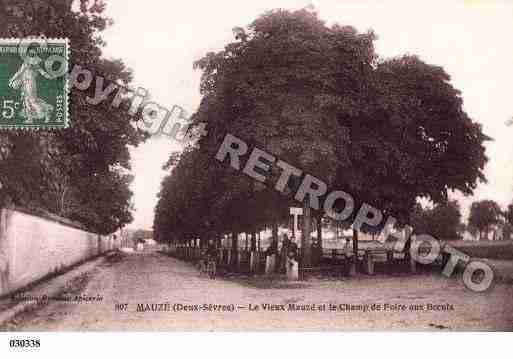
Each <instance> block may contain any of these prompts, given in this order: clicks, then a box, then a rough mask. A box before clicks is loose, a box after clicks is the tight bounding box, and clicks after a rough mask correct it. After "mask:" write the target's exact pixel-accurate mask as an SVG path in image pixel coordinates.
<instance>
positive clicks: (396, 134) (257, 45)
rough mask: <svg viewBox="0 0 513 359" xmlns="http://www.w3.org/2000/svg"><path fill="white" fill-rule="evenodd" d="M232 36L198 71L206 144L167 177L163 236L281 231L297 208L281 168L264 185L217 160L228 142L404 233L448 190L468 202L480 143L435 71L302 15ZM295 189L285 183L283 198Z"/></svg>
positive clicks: (369, 38)
mask: <svg viewBox="0 0 513 359" xmlns="http://www.w3.org/2000/svg"><path fill="white" fill-rule="evenodd" d="M234 37H235V41H234V42H231V43H229V44H227V45H226V46H225V48H224V50H223V51H220V52H217V53H212V52H211V53H208V54H206V55H205V56H204V57H203V58H201V59H200V60H198V61H197V62H196V63H195V65H194V66H195V68H197V69H199V70H201V71H202V81H201V93H202V95H203V98H202V101H201V104H200V107H199V109H198V111H197V112H196V113H195V114H194V115H193V117H192V118H193V121H195V122H196V123H199V122H206V123H207V124H208V126H207V129H208V135H207V136H205V137H203V138H202V139H201V140H200V141H199V145H200V146H199V148H198V147H190V148H187V149H186V151H185V152H184V153H183V154H182V156H181V158H180V160H179V161H178V163H177V164H176V166H172V167H168V170H169V171H170V174H169V175H168V176H167V177H166V178H165V179H164V181H163V182H162V189H161V192H160V194H159V202H158V204H157V207H156V216H155V223H154V230H155V232H156V233H157V235H158V236H159V237H161V238H167V239H170V238H174V239H178V240H181V239H187V238H193V237H196V236H203V235H205V233H207V232H208V230H209V229H214V230H215V231H216V232H219V233H227V232H237V231H242V230H243V231H246V232H249V233H251V232H252V231H254V229H255V228H261V227H263V226H265V225H268V224H269V223H276V222H280V221H282V222H283V221H287V217H288V213H287V210H286V208H287V207H288V206H289V205H291V204H292V203H294V202H293V200H292V199H291V197H290V196H282V195H278V194H277V193H276V192H275V191H274V188H273V186H274V183H275V182H276V180H277V178H278V176H279V174H280V173H281V170H279V169H277V168H275V167H272V168H271V170H270V175H269V176H268V180H267V181H266V183H265V185H262V184H261V183H258V182H253V181H251V180H250V179H249V178H247V177H245V176H244V175H242V174H238V173H235V171H234V170H233V169H232V168H230V167H228V166H226V165H224V164H220V163H218V162H217V161H216V160H214V157H215V154H216V152H217V150H218V148H219V146H220V144H221V142H222V140H223V138H224V136H225V135H226V134H227V133H230V134H233V135H235V136H237V137H239V138H241V139H243V140H244V141H245V142H246V143H247V144H248V146H249V148H253V147H254V146H256V147H258V148H261V149H263V150H265V151H266V152H269V153H272V154H273V155H275V156H276V157H278V158H280V159H282V160H284V161H286V162H288V163H289V164H291V165H294V166H295V167H297V168H300V169H301V170H303V173H308V174H311V175H314V176H316V177H318V178H320V179H322V180H323V181H324V182H325V183H327V184H328V185H329V186H330V188H331V189H341V190H344V191H346V192H348V193H350V194H351V195H353V197H354V198H355V200H356V201H357V203H356V208H358V204H361V203H363V202H367V203H369V204H372V205H374V206H375V207H376V208H379V209H381V210H383V211H384V212H385V214H392V215H394V216H395V217H396V218H398V219H400V221H401V222H403V223H404V222H407V221H408V220H409V219H410V214H411V211H412V210H413V208H414V206H415V203H416V201H417V198H418V197H420V196H425V197H427V198H430V199H432V200H433V201H434V202H435V203H443V202H446V200H447V193H448V191H449V190H460V191H462V192H463V193H465V194H472V192H473V190H474V189H475V186H476V183H477V182H478V181H484V180H485V178H484V175H483V168H484V165H485V163H486V161H487V158H486V156H485V153H484V147H483V142H484V141H485V140H486V139H487V137H486V136H485V135H483V133H482V131H481V126H480V125H479V124H477V123H475V122H474V121H472V120H471V119H470V118H469V117H468V115H467V114H466V113H465V112H464V111H463V108H462V99H461V97H460V93H459V91H458V90H456V89H454V88H453V87H452V85H451V84H450V82H449V81H450V77H449V75H448V74H447V73H446V72H445V71H444V70H443V69H442V68H441V67H437V66H433V65H429V64H426V63H424V62H422V61H421V60H420V59H418V58H417V57H415V56H402V57H398V58H393V59H380V58H379V56H378V55H377V54H376V53H375V51H374V45H373V42H374V40H375V35H374V33H373V32H372V31H369V32H367V33H358V32H357V31H356V30H355V29H354V28H352V27H350V26H341V25H334V26H331V27H328V26H326V25H325V24H324V23H323V22H322V21H321V20H319V19H318V17H317V15H316V13H315V12H313V11H309V10H306V9H304V10H299V11H293V12H291V11H286V10H273V11H270V12H268V13H266V14H264V15H262V16H261V17H259V18H257V19H256V20H255V21H254V22H253V23H251V24H250V25H249V26H248V27H247V28H246V29H244V28H235V29H234ZM246 158H247V157H246ZM171 162H172V163H176V162H174V161H171ZM299 183H300V179H298V178H293V179H292V180H290V181H289V183H288V187H289V193H294V191H295V190H296V189H297V187H298V185H299ZM295 205H297V203H296V204H295ZM338 205H341V204H338ZM319 214H322V213H316V214H315V215H316V216H317V215H319Z"/></svg>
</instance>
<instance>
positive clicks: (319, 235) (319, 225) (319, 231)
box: [316, 215, 322, 251]
mask: <svg viewBox="0 0 513 359" xmlns="http://www.w3.org/2000/svg"><path fill="white" fill-rule="evenodd" d="M316 219H317V243H319V249H320V250H321V251H322V215H319V216H317V217H316Z"/></svg>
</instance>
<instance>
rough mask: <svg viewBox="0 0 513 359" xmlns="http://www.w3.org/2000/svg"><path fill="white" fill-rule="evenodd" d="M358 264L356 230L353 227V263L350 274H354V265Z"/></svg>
mask: <svg viewBox="0 0 513 359" xmlns="http://www.w3.org/2000/svg"><path fill="white" fill-rule="evenodd" d="M357 264H358V231H357V230H356V229H353V263H352V266H353V268H352V272H353V273H352V274H356V266H357Z"/></svg>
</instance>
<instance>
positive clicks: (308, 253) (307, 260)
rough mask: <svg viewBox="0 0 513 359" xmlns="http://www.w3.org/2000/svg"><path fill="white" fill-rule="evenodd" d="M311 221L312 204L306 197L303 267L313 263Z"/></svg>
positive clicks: (304, 202)
mask: <svg viewBox="0 0 513 359" xmlns="http://www.w3.org/2000/svg"><path fill="white" fill-rule="evenodd" d="M311 223H312V220H311V214H310V206H308V202H307V200H306V198H305V200H304V201H303V228H302V230H303V232H302V235H301V254H302V255H301V257H302V258H301V259H302V263H301V265H302V266H303V267H310V266H311V263H312V255H311V254H312V253H311V248H310V232H311Z"/></svg>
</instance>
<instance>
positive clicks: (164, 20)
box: [102, 0, 513, 229]
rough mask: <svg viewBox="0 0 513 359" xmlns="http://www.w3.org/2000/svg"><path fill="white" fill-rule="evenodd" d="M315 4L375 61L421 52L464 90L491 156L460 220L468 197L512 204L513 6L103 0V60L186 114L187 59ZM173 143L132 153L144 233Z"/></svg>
mask: <svg viewBox="0 0 513 359" xmlns="http://www.w3.org/2000/svg"><path fill="white" fill-rule="evenodd" d="M308 5H313V6H314V7H315V9H316V11H317V12H318V14H319V18H321V19H322V20H324V21H326V23H327V24H328V25H331V24H334V23H339V24H342V25H351V26H354V27H355V28H356V29H357V30H358V31H360V32H364V31H366V30H368V29H373V30H374V31H375V33H376V34H377V35H378V40H377V41H376V43H375V45H376V51H377V53H378V54H379V55H380V56H382V57H385V58H387V57H393V56H398V55H403V54H415V55H418V56H419V57H420V58H421V59H422V60H423V61H425V62H427V63H430V64H434V65H439V66H442V67H444V69H445V70H446V72H448V73H449V74H450V75H451V78H452V79H451V82H452V84H453V86H454V87H456V88H457V89H459V90H460V91H461V92H462V98H463V101H464V109H465V110H466V111H467V113H468V114H469V115H470V117H471V118H473V119H474V120H475V121H477V122H479V123H481V124H482V125H483V130H484V133H485V134H486V135H488V136H490V137H491V138H493V139H494V140H493V141H491V142H488V143H487V144H486V153H487V156H488V157H489V158H490V161H489V162H488V164H487V166H486V168H485V175H486V177H487V179H488V183H487V184H480V185H479V186H478V188H477V190H476V191H475V194H474V196H473V197H471V198H463V197H462V196H461V195H459V194H454V198H456V199H458V200H459V202H460V204H461V206H462V210H463V213H464V216H467V215H468V208H469V206H470V204H471V203H472V202H473V201H474V200H482V199H492V200H495V201H497V202H498V203H499V204H500V205H501V206H502V207H503V208H504V207H505V206H506V205H507V204H509V203H511V201H512V198H513V181H512V177H513V143H512V142H513V141H512V138H513V125H508V124H507V122H508V121H509V120H511V118H512V117H513V106H512V105H511V103H512V102H513V98H511V89H512V86H513V41H512V39H513V2H511V1H508V0H466V1H465V0H445V1H412V0H410V1H388V0H387V1H370V0H317V1H316V0H306V1H299V0H273V1H270V0H259V1H258V2H256V1H255V2H253V1H240V0H238V1H232V0H217V1H212V2H210V1H199V0H188V1H168V0H145V1H126V0H110V1H108V3H107V9H106V13H107V15H108V16H109V17H111V18H112V19H113V21H114V25H113V26H112V27H111V28H109V29H108V30H106V31H105V32H104V33H103V35H102V36H103V38H104V39H105V40H106V42H107V46H106V48H105V50H104V55H105V57H108V58H120V59H122V60H123V61H124V62H125V64H126V65H127V66H128V67H130V68H131V69H132V70H133V71H134V78H135V81H134V85H135V86H141V87H143V88H145V89H147V90H148V91H149V92H150V93H151V97H152V99H153V100H155V101H156V102H158V103H159V104H161V105H162V106H165V107H168V108H171V107H172V106H173V105H180V106H182V107H183V108H185V109H186V110H187V111H188V112H189V113H193V112H194V111H195V110H196V109H197V108H198V105H199V103H200V100H201V96H200V93H199V79H200V76H201V74H200V73H199V72H198V71H195V70H193V67H192V65H193V62H194V61H195V60H197V59H199V58H201V57H202V56H204V55H205V54H206V53H207V52H208V51H219V50H221V49H222V48H223V46H224V45H225V44H226V43H228V42H229V41H232V40H233V35H232V29H233V28H234V27H236V26H241V27H244V26H246V25H248V24H249V23H251V22H252V21H253V20H254V19H256V18H257V17H258V16H259V15H261V14H262V13H264V12H265V11H267V10H270V9H275V8H283V9H292V10H295V9H301V8H304V7H306V6H308ZM179 149H180V146H179V144H177V143H176V142H173V141H172V140H171V139H168V138H150V139H149V140H148V141H147V142H146V143H144V144H143V145H141V146H139V147H137V148H135V149H133V150H132V169H133V172H134V174H135V180H134V182H133V184H132V190H133V192H134V205H135V211H134V219H135V220H134V222H133V223H132V224H131V225H130V227H133V228H147V229H150V228H151V227H152V223H153V210H154V207H155V204H156V202H157V197H156V194H157V193H158V191H159V189H160V182H161V180H162V178H163V176H164V175H165V174H166V173H165V172H164V171H163V170H162V165H163V164H164V163H165V162H166V160H167V159H168V157H169V154H170V153H171V152H172V151H176V150H179Z"/></svg>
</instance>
